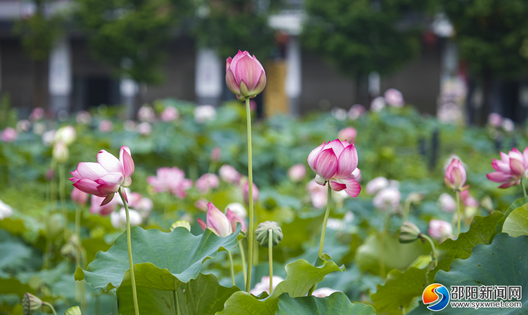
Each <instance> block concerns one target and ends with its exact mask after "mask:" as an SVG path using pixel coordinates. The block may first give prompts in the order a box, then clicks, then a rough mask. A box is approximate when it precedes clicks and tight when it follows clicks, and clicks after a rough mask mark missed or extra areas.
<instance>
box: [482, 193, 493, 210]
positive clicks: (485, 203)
mask: <svg viewBox="0 0 528 315" xmlns="http://www.w3.org/2000/svg"><path fill="white" fill-rule="evenodd" d="M480 205H481V206H482V208H484V209H486V210H488V211H493V202H492V201H491V198H490V196H486V197H484V198H483V199H482V200H481V201H480Z"/></svg>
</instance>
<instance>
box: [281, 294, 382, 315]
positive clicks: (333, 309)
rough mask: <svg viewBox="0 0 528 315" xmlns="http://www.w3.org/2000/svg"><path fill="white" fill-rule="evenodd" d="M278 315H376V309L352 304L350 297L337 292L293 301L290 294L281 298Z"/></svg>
mask: <svg viewBox="0 0 528 315" xmlns="http://www.w3.org/2000/svg"><path fill="white" fill-rule="evenodd" d="M276 314H277V315H295V314H299V315H300V314H303V315H305V314H314V315H319V314H320V315H325V314H335V315H345V314H357V315H372V314H376V312H375V311H374V308H373V307H372V306H370V305H365V304H361V303H350V300H349V299H348V297H347V296H346V295H345V294H343V293H341V292H336V293H333V294H332V295H330V296H328V297H325V298H316V297H313V296H307V297H299V298H295V299H292V298H291V297H290V296H289V295H288V293H285V294H283V295H281V296H280V298H279V310H278V311H277V313H276Z"/></svg>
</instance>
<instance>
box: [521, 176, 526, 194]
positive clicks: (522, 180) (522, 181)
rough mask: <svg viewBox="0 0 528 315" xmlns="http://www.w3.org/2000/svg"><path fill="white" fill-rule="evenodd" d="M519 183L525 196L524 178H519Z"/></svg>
mask: <svg viewBox="0 0 528 315" xmlns="http://www.w3.org/2000/svg"><path fill="white" fill-rule="evenodd" d="M521 185H522V190H523V194H524V198H526V188H524V179H521Z"/></svg>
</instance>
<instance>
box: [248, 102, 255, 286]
mask: <svg viewBox="0 0 528 315" xmlns="http://www.w3.org/2000/svg"><path fill="white" fill-rule="evenodd" d="M246 116H247V119H246V120H247V139H248V181H249V183H248V184H249V187H248V188H249V198H248V199H249V230H248V233H249V234H248V269H247V279H246V292H248V293H249V290H250V289H251V269H252V267H253V251H254V242H255V222H254V221H255V213H254V209H253V149H252V147H251V109H250V107H249V98H247V99H246Z"/></svg>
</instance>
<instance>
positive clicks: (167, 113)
mask: <svg viewBox="0 0 528 315" xmlns="http://www.w3.org/2000/svg"><path fill="white" fill-rule="evenodd" d="M179 117H180V112H179V111H178V109H177V108H175V107H172V106H167V107H166V108H165V109H164V110H163V112H161V120H163V121H165V122H169V121H173V120H176V119H178V118H179Z"/></svg>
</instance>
